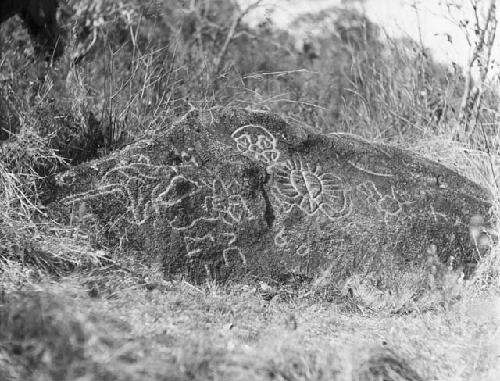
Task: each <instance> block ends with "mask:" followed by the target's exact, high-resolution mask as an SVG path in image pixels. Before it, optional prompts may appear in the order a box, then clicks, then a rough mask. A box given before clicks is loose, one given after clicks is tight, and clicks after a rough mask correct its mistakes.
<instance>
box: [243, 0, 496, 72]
mask: <svg viewBox="0 0 500 381" xmlns="http://www.w3.org/2000/svg"><path fill="white" fill-rule="evenodd" d="M238 1H239V3H240V4H241V6H242V8H245V6H246V5H248V4H252V3H254V2H255V0H238ZM450 2H451V1H450V0H448V1H446V0H367V1H366V2H365V5H364V9H365V12H366V15H367V16H368V18H369V19H370V20H372V21H373V22H375V23H377V24H378V25H379V26H381V27H383V28H384V29H385V30H386V32H387V33H388V34H389V35H390V36H392V37H398V36H407V37H410V38H412V39H414V40H416V41H420V37H421V39H422V42H423V44H424V45H425V46H426V47H428V48H429V49H430V50H431V52H432V54H433V56H434V58H435V59H436V60H438V61H440V62H443V63H451V62H455V63H457V64H458V65H460V66H462V67H463V66H465V64H466V63H467V60H468V57H469V54H470V48H469V45H468V43H467V40H466V37H465V33H464V31H463V30H461V29H460V28H459V27H458V22H459V20H464V19H467V18H468V19H470V21H471V25H472V21H473V20H472V17H473V14H472V12H471V9H470V8H467V7H468V6H469V4H470V2H469V1H467V0H454V3H455V4H457V3H459V4H464V6H463V7H462V9H458V8H451V9H450V8H448V7H447V6H446V3H450ZM482 3H484V5H485V6H486V5H487V4H488V3H489V0H483V1H482ZM339 4H340V0H264V1H263V2H262V5H261V6H260V7H259V8H258V9H256V10H254V11H252V12H251V13H250V14H249V15H248V17H247V19H246V21H247V22H249V23H250V24H251V25H252V24H256V23H258V22H259V21H261V20H263V19H265V18H266V17H269V18H270V19H271V20H272V21H273V22H274V24H275V25H276V26H277V27H280V28H284V29H286V28H287V26H288V25H289V23H290V22H291V21H293V20H294V19H295V18H296V17H297V16H299V15H300V14H302V13H309V12H313V13H314V12H319V11H321V10H323V9H325V8H328V7H331V6H335V5H339ZM413 4H416V8H415V7H413V6H412V5H413ZM497 11H499V15H498V16H499V18H500V7H498V9H497ZM483 14H484V15H485V14H486V11H484V12H483ZM311 28H312V26H311ZM291 33H293V34H296V35H297V36H298V37H299V38H301V37H303V36H304V35H306V34H307V33H314V31H313V30H310V31H305V30H295V31H293V30H291ZM448 36H450V37H451V41H452V42H451V43H450V41H449V38H448ZM496 45H497V48H496V51H495V52H494V58H496V61H498V62H499V63H500V48H498V46H500V32H498V33H497V44H496ZM497 70H498V68H497Z"/></svg>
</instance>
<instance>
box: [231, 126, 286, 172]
mask: <svg viewBox="0 0 500 381" xmlns="http://www.w3.org/2000/svg"><path fill="white" fill-rule="evenodd" d="M231 137H232V138H233V139H234V141H235V142H236V147H237V148H238V150H239V151H240V152H241V153H242V154H244V155H247V156H250V157H251V158H253V159H256V160H258V161H260V162H262V163H264V164H267V165H270V164H273V163H276V162H277V161H278V159H279V157H280V151H279V150H278V147H277V146H278V143H277V140H276V138H275V137H274V136H273V134H271V133H270V132H269V131H268V130H267V129H266V128H264V127H263V126H259V125H257V124H247V125H246V126H243V127H240V128H238V129H236V130H235V131H234V132H233V133H232V134H231Z"/></svg>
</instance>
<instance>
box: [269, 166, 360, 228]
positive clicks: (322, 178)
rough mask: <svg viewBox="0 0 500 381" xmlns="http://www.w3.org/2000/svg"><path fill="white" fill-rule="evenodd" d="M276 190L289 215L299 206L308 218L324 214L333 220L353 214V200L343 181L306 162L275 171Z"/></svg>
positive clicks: (275, 168) (280, 167)
mask: <svg viewBox="0 0 500 381" xmlns="http://www.w3.org/2000/svg"><path fill="white" fill-rule="evenodd" d="M274 178H275V181H274V190H275V193H276V194H277V195H278V197H277V198H278V200H280V201H281V202H283V203H284V204H285V205H288V207H287V208H286V209H287V210H286V211H287V212H290V210H291V209H292V208H293V207H294V206H297V207H298V208H299V209H301V210H302V211H303V212H304V213H305V214H306V215H308V216H313V215H315V214H316V213H319V212H322V213H323V214H324V215H325V216H326V217H328V218H329V219H330V220H336V219H338V218H341V217H345V216H346V215H347V214H348V213H350V211H351V208H350V198H349V196H348V194H347V192H346V191H345V190H344V189H343V184H342V180H341V178H340V177H338V176H335V175H333V174H332V173H329V172H323V170H322V168H321V166H319V165H317V166H316V167H312V166H311V165H309V164H306V165H305V166H304V164H303V163H302V161H301V160H300V159H299V160H296V161H290V160H288V161H287V162H286V163H282V164H280V165H278V166H276V167H274Z"/></svg>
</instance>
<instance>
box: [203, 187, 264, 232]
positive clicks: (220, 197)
mask: <svg viewBox="0 0 500 381" xmlns="http://www.w3.org/2000/svg"><path fill="white" fill-rule="evenodd" d="M211 189H212V196H207V197H206V198H205V205H204V209H205V210H207V211H208V212H209V213H211V214H215V216H217V217H218V218H220V219H221V220H222V221H223V222H224V223H226V224H228V225H235V224H241V223H243V222H244V221H245V220H252V219H255V218H256V217H255V216H254V215H253V214H252V212H251V211H250V209H249V208H248V206H247V203H246V200H245V199H244V198H243V197H242V196H241V194H239V192H240V191H241V186H240V184H238V182H236V181H234V180H233V181H231V182H229V183H228V184H225V183H224V182H223V181H221V180H218V179H216V180H214V181H213V183H212V185H211Z"/></svg>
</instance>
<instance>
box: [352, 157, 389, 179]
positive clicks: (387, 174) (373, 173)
mask: <svg viewBox="0 0 500 381" xmlns="http://www.w3.org/2000/svg"><path fill="white" fill-rule="evenodd" d="M347 162H348V163H349V164H351V165H352V166H353V167H354V168H356V169H357V170H358V171H361V172H365V173H368V174H369V175H373V176H380V177H394V175H393V174H391V173H379V172H373V171H370V170H368V169H366V168H362V167H360V166H359V165H357V164H355V163H353V162H352V161H351V160H348V161H347Z"/></svg>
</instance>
